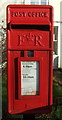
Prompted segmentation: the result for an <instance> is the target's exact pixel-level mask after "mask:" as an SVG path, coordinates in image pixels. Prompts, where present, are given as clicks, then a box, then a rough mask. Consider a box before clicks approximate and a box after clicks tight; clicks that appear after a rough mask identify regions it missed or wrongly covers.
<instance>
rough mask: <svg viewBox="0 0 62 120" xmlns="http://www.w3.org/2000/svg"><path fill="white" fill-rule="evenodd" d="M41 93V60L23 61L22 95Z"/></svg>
mask: <svg viewBox="0 0 62 120" xmlns="http://www.w3.org/2000/svg"><path fill="white" fill-rule="evenodd" d="M38 94H39V62H38V61H22V62H21V95H38Z"/></svg>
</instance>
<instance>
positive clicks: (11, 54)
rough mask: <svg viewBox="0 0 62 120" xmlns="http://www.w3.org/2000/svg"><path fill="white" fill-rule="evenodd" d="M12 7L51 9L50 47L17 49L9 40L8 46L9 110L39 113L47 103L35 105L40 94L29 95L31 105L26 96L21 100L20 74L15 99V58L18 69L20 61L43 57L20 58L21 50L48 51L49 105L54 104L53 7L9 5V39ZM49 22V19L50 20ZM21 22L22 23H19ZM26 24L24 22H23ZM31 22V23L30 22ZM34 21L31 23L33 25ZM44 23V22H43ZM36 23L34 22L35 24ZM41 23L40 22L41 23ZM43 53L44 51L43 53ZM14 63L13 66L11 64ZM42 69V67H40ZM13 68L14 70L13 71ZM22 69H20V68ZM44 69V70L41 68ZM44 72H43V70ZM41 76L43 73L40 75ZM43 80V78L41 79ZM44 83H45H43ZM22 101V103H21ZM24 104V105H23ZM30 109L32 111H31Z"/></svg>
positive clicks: (14, 112) (11, 112) (12, 112)
mask: <svg viewBox="0 0 62 120" xmlns="http://www.w3.org/2000/svg"><path fill="white" fill-rule="evenodd" d="M12 8H14V9H15V8H21V9H22V8H30V9H32V8H34V9H35V8H39V9H41V8H43V9H50V10H51V16H50V17H51V18H50V20H51V21H50V22H51V24H48V23H47V22H46V23H45V24H47V25H50V35H51V36H50V37H51V40H50V43H49V45H50V46H49V47H44V48H41V47H36V46H35V47H29V46H28V47H25V46H23V47H22V46H21V47H20V48H17V50H16V47H14V49H13V47H11V45H10V41H8V42H7V48H8V52H7V54H8V57H7V60H8V111H9V113H10V114H16V113H23V112H27V113H38V112H39V111H40V109H41V108H42V107H45V105H44V104H43V105H42V103H41V104H37V105H36V103H35V105H34V106H33V104H34V101H35V100H34V99H36V102H39V101H38V100H39V98H40V96H42V95H40V96H38V95H36V96H30V95H29V96H27V99H28V103H29V104H31V103H30V102H32V105H31V106H27V103H25V102H24V103H23V101H22V100H23V99H25V100H26V96H23V98H22V100H21V96H20V78H21V77H20V75H18V76H19V80H18V87H19V90H18V99H15V76H14V74H15V71H14V59H15V58H18V69H19V68H20V66H19V65H20V61H40V63H41V61H42V59H39V58H38V57H36V56H34V57H35V58H33V57H32V58H31V57H28V58H27V57H26V56H25V58H24V57H22V58H20V56H19V54H20V51H21V50H24V51H27V50H34V51H37V52H38V51H41V52H44V51H45V52H46V53H45V54H47V53H48V59H49V60H48V66H49V67H48V71H49V72H48V74H49V79H48V90H49V91H48V95H49V96H48V98H47V99H48V104H46V105H48V107H49V106H51V105H52V54H53V52H52V51H53V8H52V6H49V5H47V6H46V5H45V6H44V5H40V6H38V5H35V6H34V5H29V6H28V5H9V6H8V7H7V25H8V26H9V27H8V26H7V28H9V29H8V30H7V40H8V39H10V30H11V22H10V17H9V15H8V12H9V11H10V9H12ZM48 22H49V21H48ZM19 24H20V23H19ZM23 24H24V23H23ZM28 24H29V23H28ZM32 24H33V23H31V25H32ZM35 24H36V25H38V24H39V23H35ZM42 24H43V25H44V22H43V23H42ZM33 25H34V24H33ZM39 25H40V24H39ZM42 55H43V53H42ZM41 64H42V63H41ZM11 65H12V66H11ZM40 69H41V68H40ZM11 70H12V71H11ZM19 70H20V69H19ZM41 71H42V70H41ZM42 73H43V72H42ZM40 78H41V75H40ZM40 81H41V80H40ZM43 85H44V83H43ZM41 91H42V89H40V92H41ZM31 98H32V100H33V101H29V99H31ZM20 102H21V103H20ZM22 104H23V105H22ZM24 105H25V108H24ZM37 108H39V109H38V110H37V111H36V110H34V109H37ZM29 111H30V112H29Z"/></svg>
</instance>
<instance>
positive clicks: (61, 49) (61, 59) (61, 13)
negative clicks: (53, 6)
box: [60, 0, 62, 68]
mask: <svg viewBox="0 0 62 120" xmlns="http://www.w3.org/2000/svg"><path fill="white" fill-rule="evenodd" d="M60 21H61V23H60V43H61V44H60V66H61V68H62V0H61V2H60Z"/></svg>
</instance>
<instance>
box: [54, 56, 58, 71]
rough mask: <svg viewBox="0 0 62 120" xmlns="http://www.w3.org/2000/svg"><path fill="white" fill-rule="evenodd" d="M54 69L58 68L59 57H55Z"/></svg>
mask: <svg viewBox="0 0 62 120" xmlns="http://www.w3.org/2000/svg"><path fill="white" fill-rule="evenodd" d="M54 69H58V57H56V58H54Z"/></svg>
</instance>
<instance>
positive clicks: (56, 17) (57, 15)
mask: <svg viewBox="0 0 62 120" xmlns="http://www.w3.org/2000/svg"><path fill="white" fill-rule="evenodd" d="M49 5H52V6H53V8H54V21H60V0H49Z"/></svg>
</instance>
